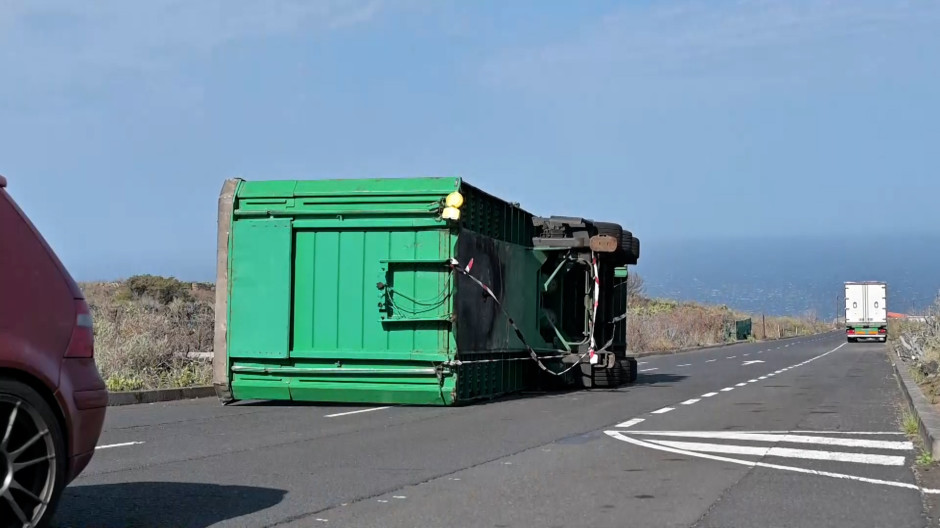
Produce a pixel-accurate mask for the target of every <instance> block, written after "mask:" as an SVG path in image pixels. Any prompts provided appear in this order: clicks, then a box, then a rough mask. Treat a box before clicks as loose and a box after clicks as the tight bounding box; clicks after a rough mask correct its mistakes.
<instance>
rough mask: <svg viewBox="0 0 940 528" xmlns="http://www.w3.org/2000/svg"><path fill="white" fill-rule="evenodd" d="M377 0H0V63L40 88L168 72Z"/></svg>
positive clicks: (352, 22) (334, 19)
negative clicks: (245, 42)
mask: <svg viewBox="0 0 940 528" xmlns="http://www.w3.org/2000/svg"><path fill="white" fill-rule="evenodd" d="M382 7H383V3H382V2H381V1H380V0H316V1H306V0H279V1H276V2H257V1H252V0H199V1H192V0H147V1H145V2H129V1H126V0H89V1H84V2H73V1H71V0H0V29H2V33H0V49H2V50H4V51H3V52H0V67H2V68H3V70H4V71H5V72H6V73H7V74H8V75H9V74H13V75H15V77H16V78H17V79H18V80H19V82H20V83H25V84H32V85H35V86H37V87H42V88H54V87H62V86H63V85H73V84H75V83H83V82H84V83H86V84H88V83H90V84H94V83H95V81H96V79H98V78H100V77H101V76H109V75H114V74H131V75H134V74H142V73H143V74H154V73H165V72H167V71H173V70H175V69H176V68H178V67H179V65H180V63H182V62H186V61H188V60H193V59H201V58H205V57H207V56H209V55H210V54H211V53H212V52H213V51H215V50H216V49H218V48H219V47H221V46H224V45H226V44H228V43H231V42H234V41H238V40H242V39H250V38H260V37H267V36H274V35H290V34H295V33H299V32H302V31H330V30H337V29H340V28H348V27H350V26H356V25H360V24H365V23H368V22H369V21H370V20H372V19H373V18H375V17H376V16H378V15H379V13H380V12H381V11H382Z"/></svg>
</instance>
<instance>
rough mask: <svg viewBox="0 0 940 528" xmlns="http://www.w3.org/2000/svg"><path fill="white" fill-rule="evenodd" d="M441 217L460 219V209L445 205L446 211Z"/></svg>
mask: <svg viewBox="0 0 940 528" xmlns="http://www.w3.org/2000/svg"><path fill="white" fill-rule="evenodd" d="M441 217H442V218H443V219H444V220H460V209H457V208H456V207H445V208H444V212H443V213H441Z"/></svg>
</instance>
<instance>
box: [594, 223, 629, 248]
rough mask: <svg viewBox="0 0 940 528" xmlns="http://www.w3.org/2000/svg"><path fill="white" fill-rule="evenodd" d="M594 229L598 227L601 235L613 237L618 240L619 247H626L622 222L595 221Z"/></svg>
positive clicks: (598, 232)
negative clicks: (623, 241)
mask: <svg viewBox="0 0 940 528" xmlns="http://www.w3.org/2000/svg"><path fill="white" fill-rule="evenodd" d="M594 229H597V234H598V235H599V236H609V237H613V238H614V239H615V240H616V241H617V245H618V249H624V248H623V243H622V240H621V239H622V237H623V228H622V227H620V224H615V223H613V222H594Z"/></svg>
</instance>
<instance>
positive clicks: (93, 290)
mask: <svg viewBox="0 0 940 528" xmlns="http://www.w3.org/2000/svg"><path fill="white" fill-rule="evenodd" d="M81 287H82V290H83V291H84V292H85V297H86V298H87V300H88V304H89V305H90V307H91V310H92V315H93V316H94V320H95V358H96V361H97V364H98V368H99V370H100V371H101V375H102V377H103V378H104V379H105V381H106V382H107V384H108V388H109V389H110V390H112V391H123V390H140V389H157V388H172V387H190V386H196V385H206V384H208V383H210V381H211V365H210V363H209V362H208V361H206V360H204V359H194V358H189V357H187V353H189V352H210V351H212V336H213V325H214V315H213V314H214V306H213V299H214V292H213V290H212V287H211V286H201V287H198V288H193V287H192V285H190V284H189V283H180V288H179V291H178V292H177V293H176V294H175V295H171V296H169V297H165V300H167V301H169V302H160V301H157V300H155V298H154V297H151V296H149V295H147V293H146V291H144V292H143V293H135V292H132V291H131V290H130V289H129V288H128V287H127V283H126V282H121V283H117V282H115V283H85V284H82V285H81Z"/></svg>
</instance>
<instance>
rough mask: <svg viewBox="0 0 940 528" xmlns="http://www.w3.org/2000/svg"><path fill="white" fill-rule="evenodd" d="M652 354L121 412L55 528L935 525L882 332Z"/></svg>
mask: <svg viewBox="0 0 940 528" xmlns="http://www.w3.org/2000/svg"><path fill="white" fill-rule="evenodd" d="M641 362H642V364H641V365H640V371H641V373H640V378H639V380H638V382H637V384H635V385H633V386H630V387H627V388H621V389H617V390H598V391H590V392H588V391H578V392H568V393H553V394H542V395H524V396H520V397H516V398H512V399H506V400H502V401H498V402H493V403H488V404H481V405H474V406H471V407H462V408H452V409H446V408H416V407H386V408H375V407H351V406H315V405H300V404H282V403H278V404H272V403H255V404H251V403H244V404H238V405H233V406H229V407H222V406H220V405H219V404H218V403H217V401H215V400H198V401H189V402H177V403H170V404H152V405H144V406H132V407H118V408H113V409H111V410H110V412H109V416H108V421H107V424H106V430H105V432H104V434H103V436H102V438H101V442H100V444H99V451H98V453H97V454H96V457H95V459H94V460H93V462H92V464H91V466H89V468H88V470H87V471H86V472H85V474H84V475H83V476H82V477H81V478H80V479H79V480H78V481H76V482H75V483H74V484H73V485H72V486H71V487H70V488H69V489H68V490H67V492H66V494H65V496H64V498H63V502H62V504H61V506H60V508H59V514H58V516H57V520H56V525H57V526H59V527H63V528H64V527H76V528H79V527H80V528H87V527H92V526H94V527H100V528H107V527H115V528H118V527H120V528H130V527H138V526H139V527H145V526H154V527H174V528H183V527H193V528H206V527H209V526H212V527H230V526H246V527H268V526H290V527H307V526H341V527H361V528H367V527H383V528H395V527H418V526H420V527H436V526H440V527H452V526H468V527H489V528H494V527H495V528H499V527H529V526H532V527H569V528H572V527H587V526H589V527H592V528H601V527H608V526H610V527H623V526H655V527H670V526H682V527H692V526H696V527H729V526H734V527H737V526H759V527H769V526H787V527H800V526H807V527H819V526H846V527H852V528H858V527H865V526H879V527H883V526H892V527H908V526H910V527H914V526H917V527H920V526H924V525H925V524H926V523H927V517H926V514H925V513H924V490H923V489H921V488H920V487H919V485H918V484H917V482H916V480H915V477H914V472H913V471H912V466H913V463H914V462H913V461H914V458H915V457H916V456H917V452H916V449H915V448H914V446H913V445H912V444H910V442H909V440H908V439H907V438H906V437H905V436H904V435H903V434H901V433H900V427H899V424H898V404H899V402H900V401H901V395H900V392H899V390H898V388H897V383H896V382H895V380H894V378H893V375H892V373H891V369H890V364H889V363H888V360H887V356H886V354H885V352H884V346H883V345H881V344H876V343H858V344H845V338H844V337H843V336H842V334H838V333H837V334H829V335H825V336H816V337H813V338H806V339H795V340H788V341H781V342H776V343H757V344H742V345H736V346H732V347H725V348H717V349H709V350H701V351H693V352H689V353H683V354H677V355H668V356H656V357H649V358H645V359H642V360H641ZM929 492H930V491H928V493H929Z"/></svg>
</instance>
